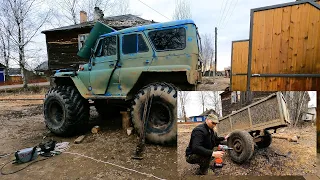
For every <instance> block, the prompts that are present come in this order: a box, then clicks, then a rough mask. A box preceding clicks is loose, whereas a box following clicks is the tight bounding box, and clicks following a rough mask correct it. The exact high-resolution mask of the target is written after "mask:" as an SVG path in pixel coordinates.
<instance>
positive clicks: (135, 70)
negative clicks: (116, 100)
mask: <svg viewBox="0 0 320 180" xmlns="http://www.w3.org/2000/svg"><path fill="white" fill-rule="evenodd" d="M120 41H121V43H120V47H121V50H120V65H121V70H120V69H119V71H121V72H120V74H119V76H120V82H121V87H122V88H121V89H122V92H123V93H125V94H126V93H128V91H129V90H130V89H131V88H132V87H133V85H134V84H135V83H136V81H137V80H138V78H139V76H140V74H141V72H143V71H147V70H148V67H149V65H150V63H151V61H152V54H153V53H152V48H151V46H150V44H149V43H148V41H147V38H146V36H145V34H144V33H143V32H137V33H131V34H123V35H121V36H120Z"/></svg>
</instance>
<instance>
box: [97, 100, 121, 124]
mask: <svg viewBox="0 0 320 180" xmlns="http://www.w3.org/2000/svg"><path fill="white" fill-rule="evenodd" d="M94 106H95V108H96V110H97V112H98V113H99V116H100V117H101V118H102V119H107V118H109V117H115V116H117V115H120V108H118V107H116V106H115V105H112V104H108V103H107V101H105V100H95V101H94Z"/></svg>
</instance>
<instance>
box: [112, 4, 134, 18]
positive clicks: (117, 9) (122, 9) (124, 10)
mask: <svg viewBox="0 0 320 180" xmlns="http://www.w3.org/2000/svg"><path fill="white" fill-rule="evenodd" d="M115 2H116V3H115V4H114V6H113V11H112V15H125V14H129V13H130V8H129V0H118V1H115Z"/></svg>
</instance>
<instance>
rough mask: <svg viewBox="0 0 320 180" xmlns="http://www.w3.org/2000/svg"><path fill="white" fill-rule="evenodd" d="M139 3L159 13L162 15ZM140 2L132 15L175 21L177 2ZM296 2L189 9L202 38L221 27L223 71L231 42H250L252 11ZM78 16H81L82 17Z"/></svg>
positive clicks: (218, 2) (225, 1) (230, 0)
mask: <svg viewBox="0 0 320 180" xmlns="http://www.w3.org/2000/svg"><path fill="white" fill-rule="evenodd" d="M140 1H142V2H143V3H145V4H147V5H148V6H150V7H151V8H153V9H155V10H156V11H158V12H160V13H161V14H162V15H160V14H159V13H157V12H155V11H154V10H152V9H151V8H149V7H147V6H146V5H144V4H143V3H141V2H140ZM140 1H139V0H129V3H130V13H131V14H134V15H138V16H140V17H141V18H144V19H148V20H154V21H156V22H166V21H171V20H172V16H173V12H174V8H175V0H140ZM293 1H294V0H190V5H191V13H192V19H193V20H194V21H195V23H196V25H197V27H198V29H199V33H200V34H205V33H211V34H212V35H213V34H214V28H215V27H216V26H217V27H218V65H217V69H218V70H223V68H224V67H227V66H230V62H231V41H234V40H241V39H248V38H249V26H250V9H252V8H258V7H263V6H269V5H275V4H281V3H286V2H293ZM53 2H54V1H53ZM53 2H51V3H53ZM49 7H51V5H50V3H49V4H46V5H44V9H47V8H49ZM104 14H108V12H104ZM77 15H78V16H80V15H79V13H78V14H77ZM164 16H165V17H164ZM166 17H167V18H166ZM219 22H220V23H219ZM218 25H219V26H218ZM51 28H52V27H51V25H50V24H46V25H45V26H44V27H42V30H46V29H51ZM34 41H35V42H36V44H37V45H38V46H39V47H41V51H42V53H40V54H41V57H39V61H45V60H47V54H46V46H45V35H44V34H39V36H37V37H36V39H34ZM36 64H38V63H31V65H36Z"/></svg>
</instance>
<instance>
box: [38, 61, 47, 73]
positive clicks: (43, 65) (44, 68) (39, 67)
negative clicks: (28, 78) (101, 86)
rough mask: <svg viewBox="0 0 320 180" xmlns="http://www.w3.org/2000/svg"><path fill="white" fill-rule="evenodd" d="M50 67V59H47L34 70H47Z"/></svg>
mask: <svg viewBox="0 0 320 180" xmlns="http://www.w3.org/2000/svg"><path fill="white" fill-rule="evenodd" d="M48 69H49V68H48V61H45V62H43V63H41V64H40V65H39V66H37V67H36V68H35V69H34V70H35V71H47V70H48Z"/></svg>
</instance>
